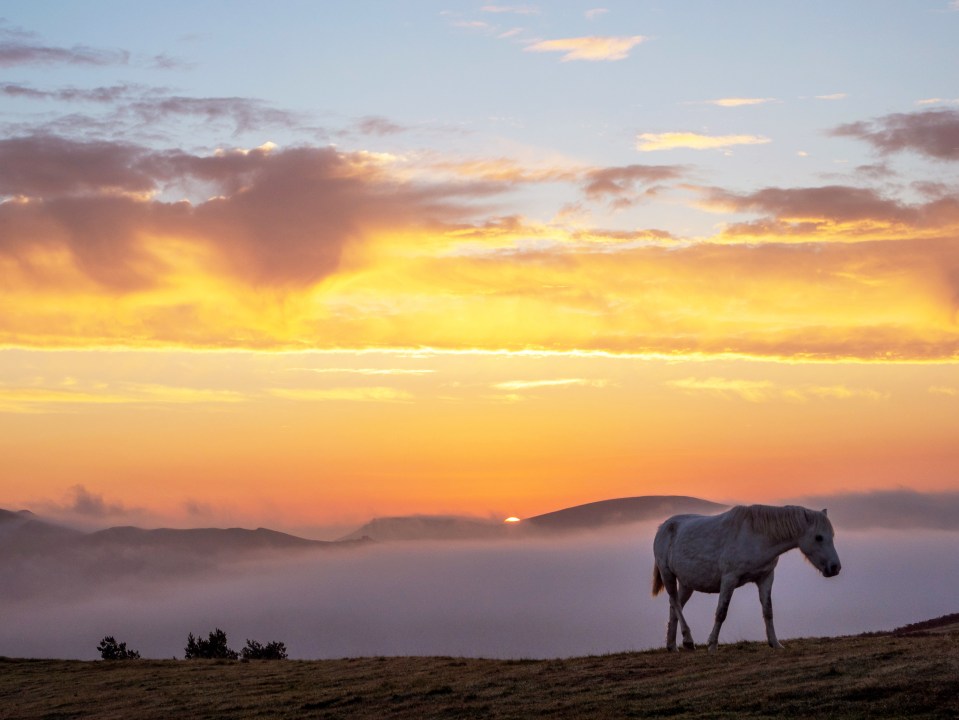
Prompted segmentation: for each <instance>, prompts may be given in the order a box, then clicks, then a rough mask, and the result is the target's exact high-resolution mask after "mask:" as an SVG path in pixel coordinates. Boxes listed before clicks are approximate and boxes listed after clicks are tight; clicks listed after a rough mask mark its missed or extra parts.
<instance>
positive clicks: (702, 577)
mask: <svg viewBox="0 0 959 720" xmlns="http://www.w3.org/2000/svg"><path fill="white" fill-rule="evenodd" d="M673 572H674V573H675V574H676V579H677V580H679V582H680V583H681V584H682V585H683V586H684V587H687V588H689V589H690V590H695V591H696V592H703V593H718V592H719V586H720V584H721V583H722V574H721V573H720V572H719V567H718V565H716V563H715V562H703V561H701V560H698V559H697V558H687V559H683V560H680V561H679V562H674V567H673Z"/></svg>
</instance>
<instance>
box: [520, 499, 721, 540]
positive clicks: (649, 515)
mask: <svg viewBox="0 0 959 720" xmlns="http://www.w3.org/2000/svg"><path fill="white" fill-rule="evenodd" d="M728 507H729V506H728V505H720V504H719V503H714V502H710V501H709V500H701V499H699V498H694V497H687V496H685V495H644V496H640V497H630V498H619V499H616V500H600V501H598V502H591V503H586V504H585V505H576V506H575V507H571V508H565V509H563V510H555V511H553V512H548V513H545V514H543V515H536V516H534V517H531V518H527V519H526V520H524V521H523V524H524V525H527V526H531V527H534V528H536V529H538V530H549V531H553V532H569V531H571V530H592V529H597V528H603V527H609V526H611V525H622V524H624V523H634V522H643V521H649V520H665V519H666V518H668V517H670V516H671V515H678V514H680V513H700V514H712V513H718V512H722V511H723V510H726V509H727V508H728Z"/></svg>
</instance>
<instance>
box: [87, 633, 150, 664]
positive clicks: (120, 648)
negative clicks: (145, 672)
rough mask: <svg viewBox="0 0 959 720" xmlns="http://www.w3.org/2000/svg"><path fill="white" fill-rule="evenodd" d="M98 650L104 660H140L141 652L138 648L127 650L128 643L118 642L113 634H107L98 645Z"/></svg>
mask: <svg viewBox="0 0 959 720" xmlns="http://www.w3.org/2000/svg"><path fill="white" fill-rule="evenodd" d="M97 651H98V652H99V653H100V657H101V658H103V659H104V660H139V659H140V653H138V652H137V651H136V650H127V644H126V643H123V642H122V643H118V642H117V641H116V638H114V637H113V636H112V635H107V636H106V637H105V638H103V640H101V641H100V644H99V645H97Z"/></svg>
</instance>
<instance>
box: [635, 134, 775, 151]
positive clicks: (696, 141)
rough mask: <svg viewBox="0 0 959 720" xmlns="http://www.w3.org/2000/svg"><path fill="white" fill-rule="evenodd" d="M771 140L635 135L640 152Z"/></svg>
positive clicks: (711, 147)
mask: <svg viewBox="0 0 959 720" xmlns="http://www.w3.org/2000/svg"><path fill="white" fill-rule="evenodd" d="M768 142H771V140H770V139H769V138H767V137H763V136H762V135H701V134H699V133H692V132H665V133H642V134H640V135H638V136H637V137H636V149H637V150H639V151H640V152H653V151H656V150H674V149H677V148H687V149H690V150H719V149H724V148H729V147H733V146H735V145H763V144H765V143H768Z"/></svg>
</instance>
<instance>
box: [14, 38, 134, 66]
mask: <svg viewBox="0 0 959 720" xmlns="http://www.w3.org/2000/svg"><path fill="white" fill-rule="evenodd" d="M129 61H130V53H129V52H127V51H125V50H103V49H99V48H91V47H87V46H85V45H74V46H73V47H70V48H65V47H55V46H51V45H42V44H39V43H35V42H28V41H26V40H23V39H19V38H5V39H2V40H0V67H14V66H17V65H60V64H63V65H126V64H127V63H129Z"/></svg>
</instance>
